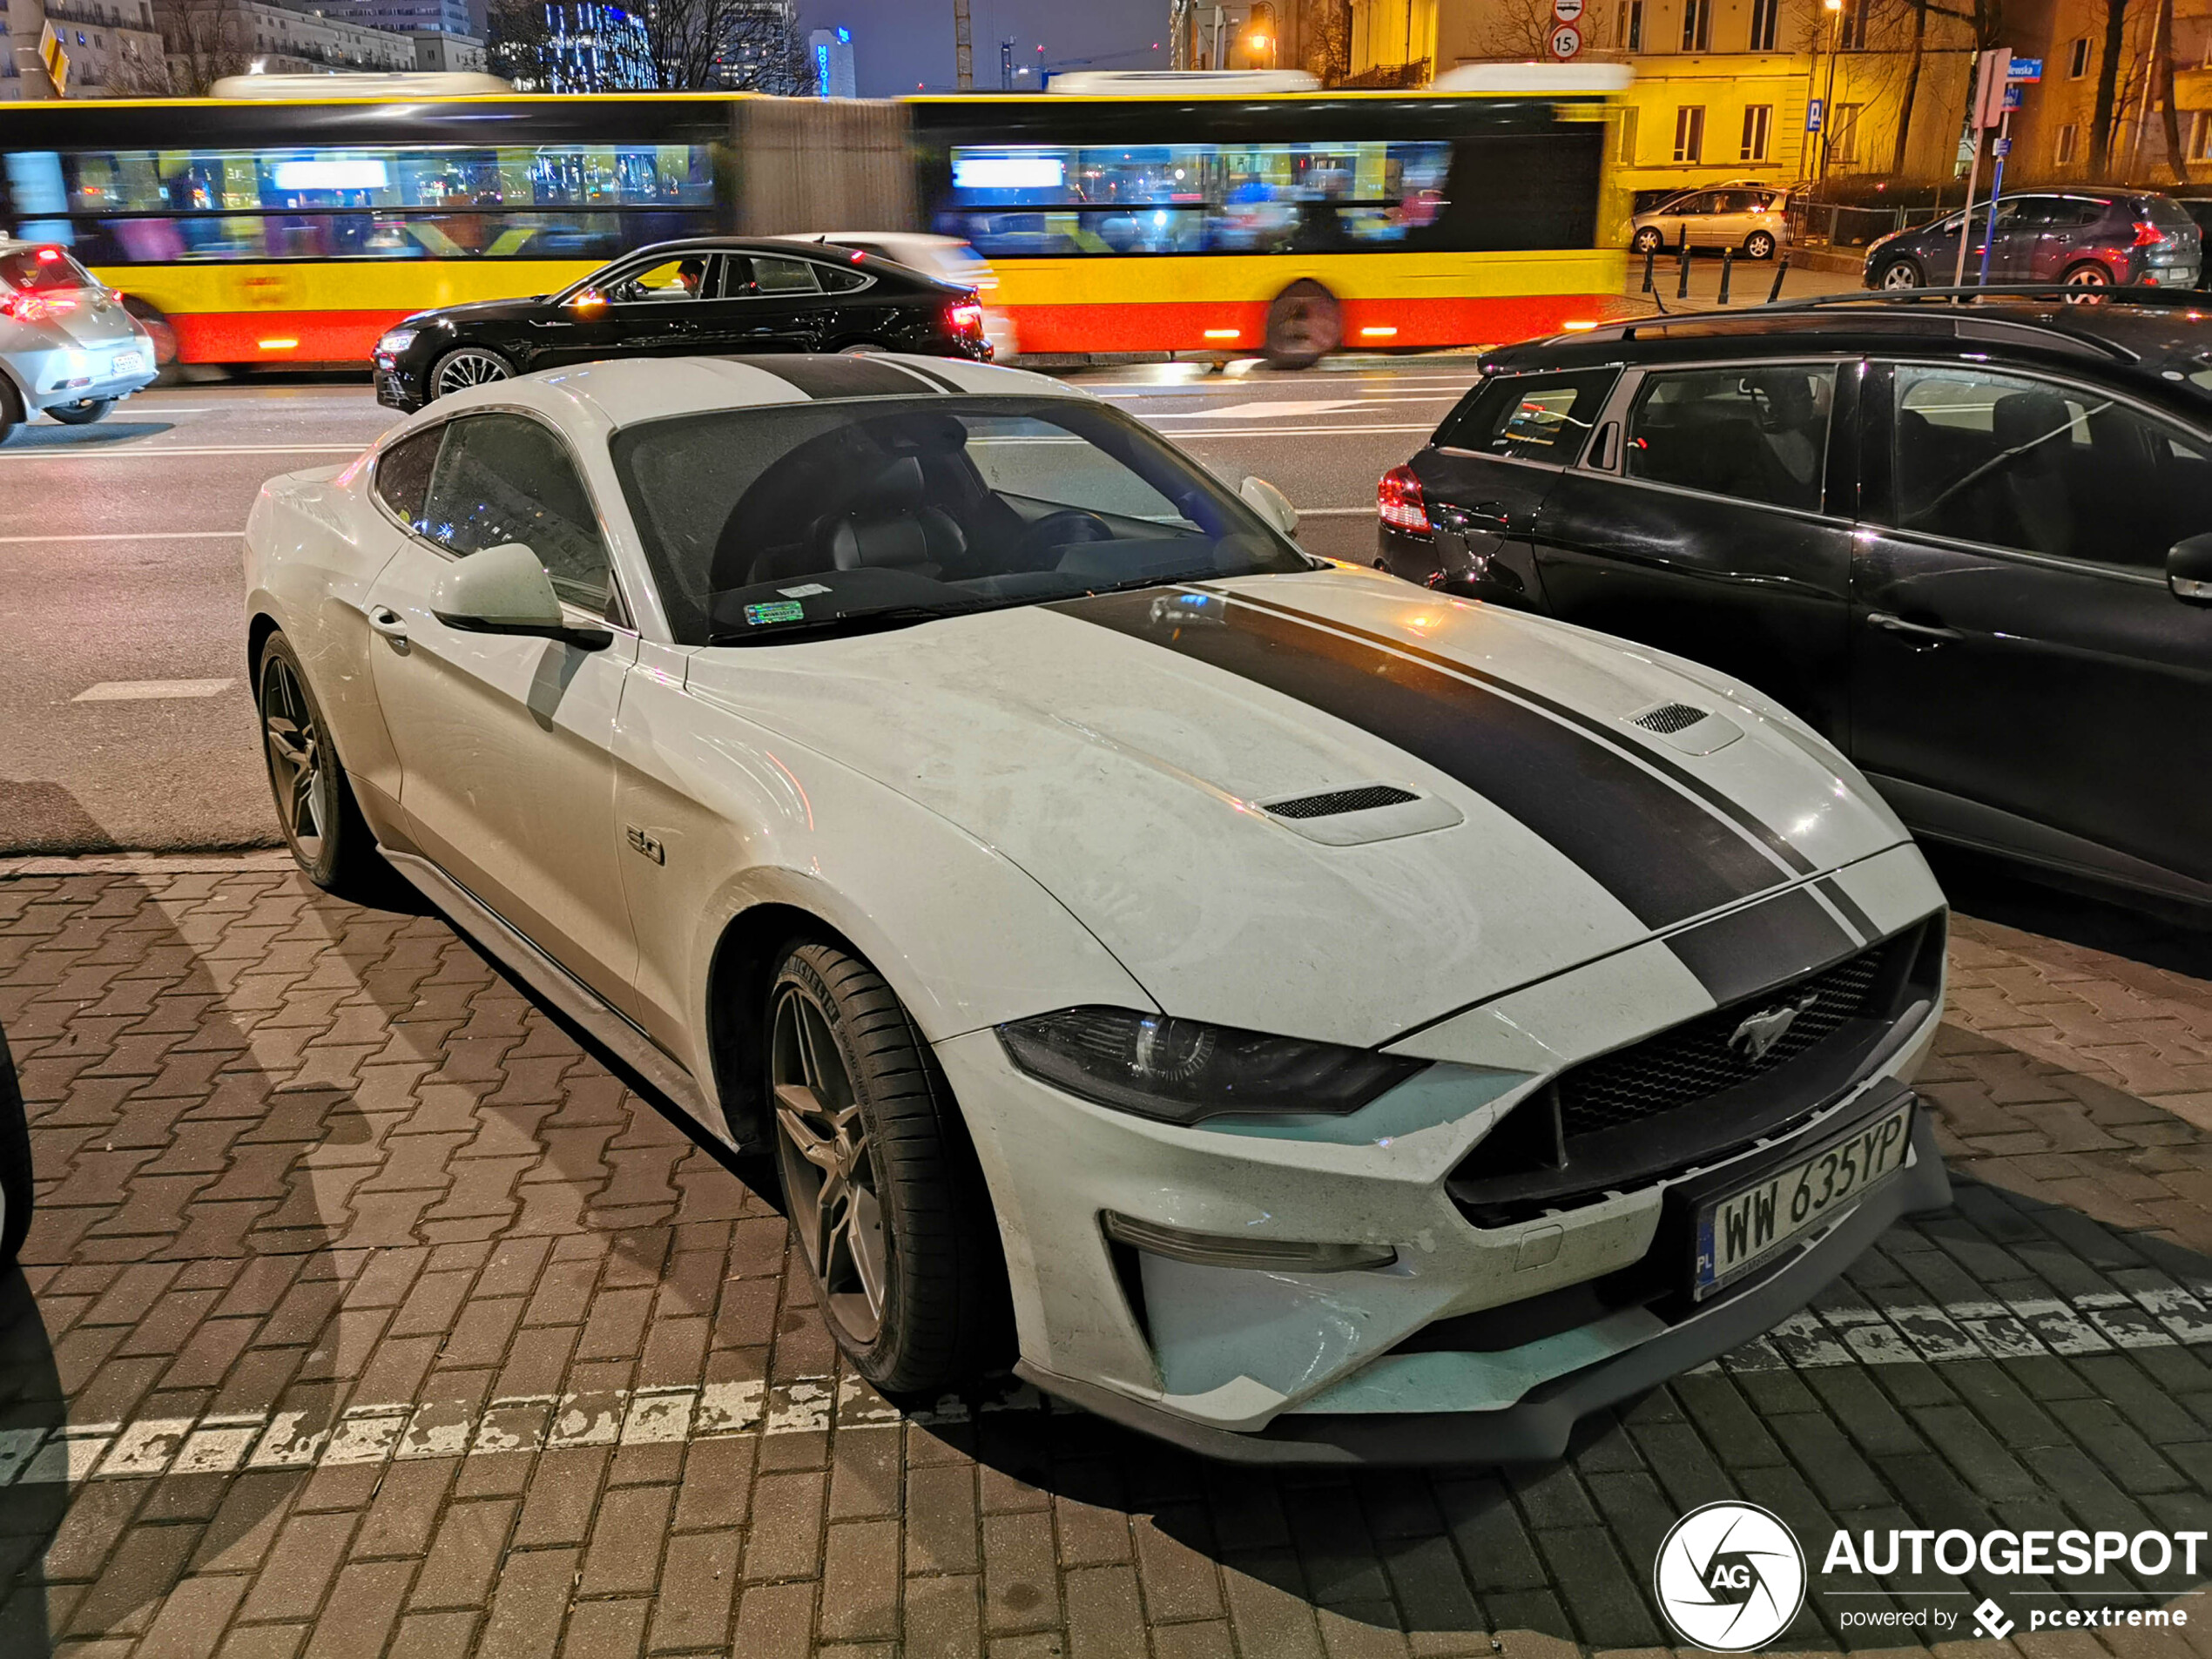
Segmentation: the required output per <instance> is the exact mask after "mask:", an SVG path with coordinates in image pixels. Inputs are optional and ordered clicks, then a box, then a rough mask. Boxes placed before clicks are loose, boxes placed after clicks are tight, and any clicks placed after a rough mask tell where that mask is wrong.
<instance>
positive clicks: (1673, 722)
mask: <svg viewBox="0 0 2212 1659" xmlns="http://www.w3.org/2000/svg"><path fill="white" fill-rule="evenodd" d="M1703 718H1705V711H1704V710H1703V709H1701V708H1695V707H1693V706H1691V705H1689V704H1688V703H1662V704H1661V705H1659V706H1658V707H1657V708H1656V709H1646V710H1645V711H1643V712H1642V714H1639V715H1637V716H1636V717H1635V718H1634V719H1633V720H1630V721H1629V725H1640V726H1642V728H1643V729H1644V730H1645V731H1646V732H1657V733H1658V734H1659V735H1660V736H1661V737H1662V738H1663V737H1668V736H1670V735H1671V734H1673V733H1674V732H1681V731H1684V730H1686V729H1687V728H1689V727H1690V726H1693V725H1696V724H1697V723H1698V722H1699V721H1700V720H1702V719H1703Z"/></svg>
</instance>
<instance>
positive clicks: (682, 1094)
mask: <svg viewBox="0 0 2212 1659" xmlns="http://www.w3.org/2000/svg"><path fill="white" fill-rule="evenodd" d="M380 851H381V852H382V853H383V854H384V857H385V860H386V861H387V862H388V863H389V864H390V865H391V867H393V868H394V869H395V870H397V871H398V872H399V873H401V875H403V876H405V877H406V878H407V879H408V880H409V881H411V882H413V883H414V884H415V887H418V888H419V889H421V893H422V895H423V897H425V898H426V899H428V900H430V902H431V903H432V904H435V906H437V907H438V908H439V909H440V910H441V911H442V912H443V913H444V914H445V917H446V919H447V920H448V921H451V922H452V923H453V924H454V925H455V927H459V928H460V929H461V930H462V932H464V933H466V934H468V935H469V938H471V939H473V940H475V941H476V943H478V944H479V945H481V946H482V947H483V948H485V949H486V950H488V951H489V952H490V953H491V954H493V955H494V956H496V957H497V958H498V959H499V961H500V962H501V963H502V965H503V966H504V967H505V968H507V969H508V971H509V972H510V973H512V974H515V975H516V978H518V979H520V980H522V981H523V983H524V984H526V985H528V986H529V988H531V989H532V990H534V991H536V993H537V994H538V995H540V996H542V997H543V998H544V999H545V1000H546V1001H548V1002H550V1003H551V1004H552V1005H553V1006H554V1007H555V1008H558V1009H559V1010H560V1011H561V1013H562V1014H563V1015H565V1016H566V1017H567V1018H569V1019H570V1020H571V1021H573V1022H575V1023H576V1024H577V1026H579V1027H580V1028H583V1030H584V1031H585V1032H586V1033H587V1034H589V1035H590V1037H591V1039H592V1041H593V1042H597V1043H599V1044H601V1045H602V1046H603V1047H604V1048H606V1049H610V1050H611V1051H612V1052H613V1053H614V1054H615V1055H617V1056H619V1057H620V1058H621V1060H622V1062H623V1063H624V1065H626V1066H628V1067H629V1068H630V1069H631V1070H632V1071H635V1072H636V1073H637V1075H638V1076H641V1077H643V1078H644V1080H645V1081H646V1082H649V1083H651V1085H652V1086H653V1087H654V1088H655V1089H658V1090H660V1092H661V1093H662V1094H664V1095H665V1096H668V1097H669V1099H671V1100H672V1101H674V1102H675V1103H676V1104H677V1105H678V1106H680V1107H682V1108H683V1109H684V1110H685V1113H686V1114H687V1115H689V1116H690V1117H691V1121H692V1122H693V1123H696V1124H698V1126H699V1127H700V1128H701V1129H703V1130H706V1131H707V1133H709V1134H710V1135H711V1136H714V1138H715V1139H717V1140H718V1141H719V1142H721V1143H722V1144H723V1145H725V1146H726V1147H728V1148H730V1149H731V1150H732V1151H742V1150H745V1148H743V1147H741V1146H740V1145H739V1144H738V1142H737V1141H736V1140H735V1139H733V1138H732V1136H731V1134H730V1130H729V1126H728V1125H727V1124H726V1123H725V1122H724V1121H723V1116H722V1113H721V1110H720V1109H719V1108H718V1107H717V1106H716V1105H715V1104H714V1103H713V1102H712V1101H711V1100H710V1099H709V1098H708V1096H707V1093H706V1091H705V1089H701V1088H700V1087H699V1085H698V1079H697V1078H695V1077H693V1076H691V1071H690V1070H689V1069H688V1068H686V1067H685V1066H684V1065H683V1064H682V1063H681V1062H678V1060H677V1059H676V1057H675V1056H674V1055H671V1054H670V1053H669V1052H668V1050H667V1049H664V1048H662V1047H661V1046H660V1044H658V1042H654V1041H653V1040H652V1039H651V1037H649V1036H647V1035H645V1034H644V1032H643V1031H641V1030H639V1029H638V1028H637V1026H636V1025H635V1024H634V1023H633V1022H631V1020H630V1019H629V1018H628V1017H627V1016H626V1015H624V1014H623V1012H622V1011H621V1010H620V1009H619V1008H615V1007H614V1006H612V1005H611V1004H610V1003H609V1002H607V1001H605V1000H604V999H603V998H602V997H601V996H600V995H598V993H597V992H596V991H594V990H592V989H591V988H590V986H588V985H586V984H584V982H583V981H582V980H579V979H578V978H577V976H576V975H575V974H571V973H570V972H569V970H568V969H567V968H563V967H562V966H561V964H560V963H558V962H556V961H554V960H553V959H552V958H551V957H550V956H548V955H547V954H545V953H544V952H543V951H542V950H540V949H539V948H537V947H536V945H534V944H532V943H531V942H530V941H529V940H528V939H526V938H524V937H523V934H521V933H519V932H517V931H516V928H515V927H514V925H513V924H512V923H511V922H509V921H508V920H507V919H506V918H505V917H504V916H502V915H501V914H499V913H498V912H497V911H496V910H494V909H493V908H492V907H490V906H489V905H488V904H486V903H485V902H484V901H483V900H481V899H479V898H478V897H476V895H475V894H473V893H471V892H469V889H468V888H466V887H462V885H461V884H460V883H459V882H458V881H455V880H454V879H453V878H452V877H451V876H449V875H448V874H447V873H445V872H444V871H443V870H442V869H440V868H439V867H437V866H436V865H435V864H433V863H431V862H430V860H428V859H426V858H422V857H421V856H419V855H417V854H415V853H400V852H395V851H394V850H393V849H391V848H390V847H384V848H381V849H380Z"/></svg>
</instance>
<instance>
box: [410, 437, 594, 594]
mask: <svg viewBox="0 0 2212 1659" xmlns="http://www.w3.org/2000/svg"><path fill="white" fill-rule="evenodd" d="M446 432H447V434H448V436H447V439H446V445H445V448H443V449H442V450H441V451H440V452H439V455H438V464H437V469H436V470H435V473H434V474H433V475H431V479H430V489H429V494H428V500H427V501H426V502H424V505H423V510H422V516H421V522H420V523H418V525H417V528H418V529H420V530H421V533H422V534H423V535H425V536H428V537H429V538H430V539H431V540H432V541H434V542H436V543H439V544H441V545H442V546H444V547H447V548H449V549H451V550H453V551H454V552H455V553H460V554H463V555H466V554H469V553H481V552H482V551H483V550H484V549H486V548H488V547H499V546H502V545H503V544H504V543H509V542H520V543H523V546H525V547H527V548H529V550H530V551H531V552H533V553H535V554H536V555H537V556H538V562H539V563H542V564H543V565H544V566H545V570H546V574H548V575H549V576H550V577H552V578H553V590H554V591H555V592H556V593H557V594H559V595H560V596H561V597H562V598H563V599H565V600H567V601H568V602H569V603H570V604H573V605H580V606H582V607H583V609H585V610H594V611H601V610H605V609H606V606H607V601H608V598H609V596H610V576H609V563H608V559H607V549H606V545H605V543H603V542H602V541H600V539H599V521H598V516H597V514H595V513H594V512H593V511H592V509H591V497H590V494H589V493H588V492H587V491H586V490H585V489H584V487H583V478H582V477H581V476H580V475H578V474H577V469H576V463H575V462H573V461H571V460H570V458H569V454H568V451H567V450H566V449H565V448H563V447H562V445H561V442H560V440H559V439H557V438H556V437H555V436H554V435H552V434H551V433H550V432H549V431H547V430H546V429H545V428H543V427H542V426H540V425H538V423H537V422H536V421H530V420H526V419H524V418H523V416H521V415H464V416H462V418H461V419H459V420H457V421H454V422H453V423H452V424H451V425H450V426H448V427H447V428H446Z"/></svg>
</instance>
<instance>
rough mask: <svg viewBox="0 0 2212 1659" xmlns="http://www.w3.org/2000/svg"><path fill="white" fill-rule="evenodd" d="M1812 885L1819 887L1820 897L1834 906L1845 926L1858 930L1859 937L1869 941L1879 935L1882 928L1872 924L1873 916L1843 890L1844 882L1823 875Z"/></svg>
mask: <svg viewBox="0 0 2212 1659" xmlns="http://www.w3.org/2000/svg"><path fill="white" fill-rule="evenodd" d="M1812 885H1813V886H1814V887H1817V888H1819V889H1820V896H1821V897H1822V898H1824V899H1825V900H1828V902H1829V903H1830V904H1831V905H1834V906H1835V907H1836V909H1837V911H1838V914H1841V915H1842V917H1843V919H1844V926H1845V927H1856V928H1857V929H1858V936H1859V937H1860V938H1861V939H1865V940H1870V941H1871V940H1873V939H1875V938H1877V937H1878V936H1879V935H1880V934H1881V931H1882V930H1881V929H1880V928H1879V927H1876V926H1875V925H1874V918H1873V917H1871V916H1870V915H1868V914H1866V912H1865V910H1864V909H1863V908H1862V907H1860V905H1859V903H1858V900H1856V899H1854V898H1852V897H1851V894H1848V893H1845V892H1844V884H1843V883H1842V882H1840V881H1838V880H1836V879H1835V877H1833V876H1823V877H1822V878H1821V879H1820V880H1817V881H1816V882H1814V883H1813V884H1812Z"/></svg>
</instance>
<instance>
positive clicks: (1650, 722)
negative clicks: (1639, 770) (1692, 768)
mask: <svg viewBox="0 0 2212 1659" xmlns="http://www.w3.org/2000/svg"><path fill="white" fill-rule="evenodd" d="M1622 718H1623V719H1624V720H1626V721H1627V722H1628V723H1629V725H1632V726H1635V728H1637V729H1638V730H1639V731H1642V732H1650V733H1651V735H1652V736H1654V737H1655V738H1658V739H1659V740H1660V741H1661V742H1662V743H1663V744H1665V745H1667V746H1668V747H1669V748H1672V749H1679V750H1681V751H1682V752H1683V753H1684V754H1690V755H1709V754H1710V753H1712V752H1713V751H1714V750H1716V749H1725V748H1727V747H1728V745H1730V744H1731V743H1733V742H1735V741H1736V740H1737V738H1740V737H1742V736H1743V727H1742V726H1740V725H1737V724H1736V722H1735V721H1733V720H1731V719H1730V718H1728V717H1727V716H1726V715H1724V714H1716V713H1714V712H1713V711H1711V710H1710V709H1701V708H1699V707H1698V706H1697V705H1696V704H1695V703H1675V702H1667V703H1654V704H1652V705H1650V706H1649V707H1648V708H1641V709H1638V710H1637V711H1635V713H1633V714H1627V715H1623V716H1622Z"/></svg>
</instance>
